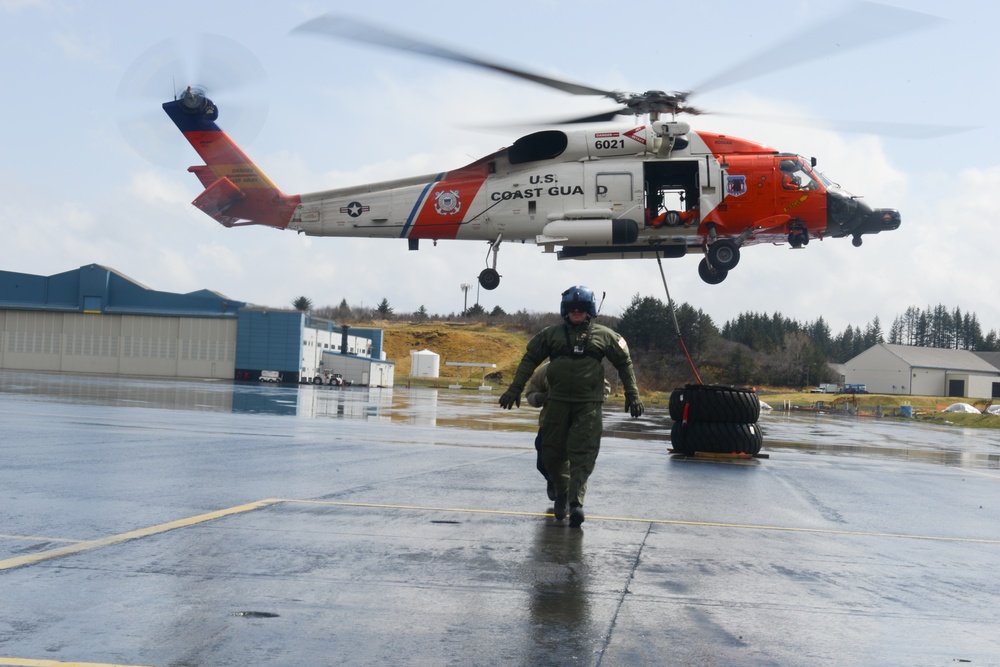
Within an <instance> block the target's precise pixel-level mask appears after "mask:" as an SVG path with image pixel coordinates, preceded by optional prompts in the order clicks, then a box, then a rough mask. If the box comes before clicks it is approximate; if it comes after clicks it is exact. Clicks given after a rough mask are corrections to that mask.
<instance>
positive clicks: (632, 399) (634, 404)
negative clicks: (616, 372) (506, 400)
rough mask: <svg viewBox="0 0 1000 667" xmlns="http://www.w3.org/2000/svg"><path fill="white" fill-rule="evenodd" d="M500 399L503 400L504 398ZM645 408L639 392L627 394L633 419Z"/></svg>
mask: <svg viewBox="0 0 1000 667" xmlns="http://www.w3.org/2000/svg"><path fill="white" fill-rule="evenodd" d="M500 400H501V401H502V400H503V399H500ZM645 409H646V408H645V407H643V405H642V400H640V398H639V394H626V395H625V412H627V413H629V414H630V415H632V419H637V418H638V417H641V416H642V413H643V412H644V411H645Z"/></svg>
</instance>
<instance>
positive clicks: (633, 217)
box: [163, 4, 930, 290]
mask: <svg viewBox="0 0 1000 667" xmlns="http://www.w3.org/2000/svg"><path fill="white" fill-rule="evenodd" d="M867 6H868V7H869V8H870V7H871V6H872V5H870V4H869V5H867ZM875 7H878V8H880V10H885V9H889V8H885V7H884V6H881V5H877V6H875ZM891 11H892V12H901V13H904V14H906V18H908V19H909V18H913V15H916V13H915V12H909V11H908V10H901V9H899V10H897V9H891ZM919 16H925V15H918V17H919ZM928 18H930V17H928ZM841 21H842V19H841ZM918 23H919V21H918ZM911 24H912V21H911ZM828 29H829V26H828V25H827V26H823V25H821V26H818V27H817V28H816V31H818V32H819V33H821V32H822V31H823V30H828ZM296 31H297V32H303V33H312V34H318V35H321V36H325V37H334V38H338V39H352V40H356V41H361V42H365V43H368V44H372V45H378V46H383V47H389V48H393V49H398V50H403V51H406V52H410V53H414V52H415V53H419V54H422V55H426V56H431V57H437V58H443V59H446V60H450V61H455V62H459V63H463V64H466V65H471V66H475V67H480V68H485V69H488V70H491V71H494V72H501V73H504V74H507V75H511V76H514V77H518V78H521V79H525V80H528V81H532V82H534V83H537V84H541V85H544V86H549V87H552V88H556V89H558V90H561V91H564V92H567V93H571V94H575V95H596V96H601V97H604V98H609V99H611V100H614V102H615V103H616V104H617V106H616V107H615V108H614V109H612V110H610V111H608V112H607V113H602V114H598V115H591V116H588V117H586V118H574V119H569V120H565V121H560V123H559V125H558V126H555V124H549V126H548V127H550V128H552V127H553V126H555V127H556V129H542V130H539V131H536V132H532V133H530V134H527V135H526V136H522V137H521V138H519V139H517V140H516V141H514V143H513V144H511V145H510V146H509V147H507V148H504V149H502V150H499V151H497V152H495V153H492V154H490V155H487V156H485V157H482V158H480V159H478V160H475V161H474V162H472V163H471V164H468V165H466V166H464V167H460V168H458V169H453V170H450V171H443V172H441V173H437V174H430V175H424V176H415V177H412V178H406V179H400V180H393V181H387V182H381V183H372V184H366V185H358V186H354V187H346V188H339V189H333V190H326V191H322V192H313V193H309V194H296V195H288V194H285V193H284V192H282V191H281V190H280V189H279V188H278V186H277V185H275V184H274V183H273V182H272V181H271V180H270V179H269V178H268V177H267V176H266V175H265V174H264V172H263V171H262V170H261V169H260V168H259V167H258V166H257V165H256V164H254V163H253V161H251V160H250V158H249V157H247V155H246V154H245V153H244V152H243V151H242V150H241V149H240V148H239V147H238V146H237V145H236V143H235V142H234V141H233V140H232V139H230V137H229V136H228V135H227V134H226V133H225V132H223V131H222V130H221V129H219V126H218V125H217V124H216V120H217V118H218V116H219V108H218V107H217V106H216V104H215V103H214V102H212V100H210V99H209V98H208V97H207V96H206V94H205V93H204V92H203V91H202V90H200V89H199V88H197V87H188V88H186V89H184V90H183V92H182V93H180V94H179V95H177V96H175V99H174V100H172V101H170V102H167V103H165V104H163V109H164V110H165V111H166V113H167V115H168V116H169V117H170V118H171V120H172V121H173V122H174V123H175V124H176V125H177V127H178V128H179V129H180V130H181V132H182V133H183V134H184V136H185V137H186V138H187V140H188V141H189V142H190V144H191V146H193V147H194V149H195V151H197V153H198V155H199V156H200V157H201V159H202V160H204V163H205V164H203V165H198V166H193V167H190V168H189V171H191V172H193V173H194V174H195V175H196V176H197V177H198V178H199V179H200V180H201V183H202V185H203V186H204V188H205V190H204V192H202V193H201V194H200V195H198V197H197V198H196V199H195V200H194V201H193V204H194V206H196V207H197V208H199V209H200V210H202V211H204V212H205V213H206V214H207V215H209V216H211V217H212V218H214V219H215V220H217V221H218V222H220V223H221V224H223V225H224V226H226V227H236V226H241V225H266V226H269V227H275V228H277V229H288V230H294V231H296V232H299V233H302V234H307V235H310V236H339V237H366V238H398V239H406V241H407V243H408V244H409V248H410V249H411V250H417V249H418V248H419V244H420V241H421V240H425V241H433V242H434V243H437V242H438V241H443V240H459V241H480V242H483V241H485V242H487V243H488V244H489V247H488V251H487V268H485V269H484V270H483V271H482V273H481V274H480V275H479V282H480V285H481V286H482V287H483V288H485V289H487V290H492V289H495V288H496V287H497V286H498V285H499V283H500V274H499V272H498V271H497V253H498V251H499V249H500V246H501V243H503V242H521V243H534V244H536V245H538V246H539V247H540V248H542V249H543V250H544V251H545V252H548V253H555V254H556V255H557V257H558V258H559V259H633V258H657V259H658V258H660V257H675V258H676V257H683V256H685V255H688V254H699V255H702V259H701V262H700V264H699V267H698V272H699V275H700V276H701V278H702V279H703V280H704V281H705V282H707V283H710V284H717V283H720V282H722V281H723V280H724V279H725V278H726V276H727V275H728V273H729V272H730V271H732V270H733V269H734V268H735V267H736V265H737V263H738V262H739V260H740V252H741V250H742V249H743V248H745V247H748V246H752V245H756V244H764V243H769V244H784V243H787V244H788V245H790V246H791V247H792V248H801V247H803V246H805V245H806V244H808V243H809V241H810V240H812V239H826V238H847V237H850V238H852V239H853V243H854V245H855V246H860V245H861V244H862V237H864V236H865V235H867V234H878V233H880V232H884V231H890V230H895V229H897V228H898V227H899V225H900V214H899V212H898V211H896V210H895V209H891V208H877V209H876V208H872V207H871V206H869V205H868V204H867V203H865V202H864V201H862V200H861V199H859V198H858V197H856V196H854V195H852V194H850V193H848V192H847V191H845V190H844V189H842V188H841V187H840V186H839V185H837V184H836V183H834V182H833V181H831V180H830V179H828V178H826V177H825V176H824V175H823V174H821V173H820V172H819V171H817V170H816V161H815V159H810V160H807V159H804V158H802V157H800V156H799V155H796V154H792V153H784V152H779V151H777V150H775V149H773V148H771V147H769V146H765V145H763V144H760V143H757V142H754V141H749V140H746V139H740V138H737V137H733V136H728V135H722V134H716V133H711V132H703V131H697V130H693V129H692V128H691V127H690V125H689V124H688V123H687V122H684V121H681V120H678V119H677V117H678V116H679V115H681V114H688V115H698V114H700V113H703V111H702V110H700V109H698V108H697V107H694V106H692V105H690V104H689V103H688V99H689V98H690V97H691V96H692V95H693V94H694V93H693V92H673V93H666V92H663V91H658V90H651V91H647V92H645V93H623V92H618V91H609V90H602V89H599V88H593V87H590V86H584V85H579V84H575V83H570V82H567V81H562V80H559V79H554V78H550V77H545V76H540V75H538V74H533V73H531V72H527V71H524V70H520V69H515V68H512V67H507V66H504V65H499V64H496V63H493V62H490V61H486V60H482V59H479V58H474V57H471V56H467V55H464V54H461V53H457V52H455V51H451V50H448V49H444V48H442V47H439V46H435V45H432V44H428V43H425V42H421V41H419V40H415V39H412V38H408V37H403V36H401V35H398V34H394V33H391V32H388V31H386V30H384V29H381V28H378V27H374V26H371V25H368V24H364V23H360V22H358V21H356V20H353V19H349V18H345V17H340V16H335V15H324V16H320V17H318V18H316V19H313V20H312V21H309V22H307V23H305V24H303V25H302V26H299V27H298V28H297V29H296ZM881 36H885V35H884V34H876V35H873V36H871V37H864V38H859V40H858V41H857V43H855V44H847V45H846V46H859V45H861V43H862V42H865V41H874V39H877V38H878V37H881ZM802 38H803V36H802V35H799V36H798V37H797V39H799V40H800V41H801V39H802ZM806 38H808V36H806ZM842 46H844V45H843V44H841V43H838V44H837V48H842ZM783 48H785V47H783V46H781V45H779V46H777V47H775V48H774V49H771V50H769V51H768V52H766V53H763V54H760V56H758V57H757V58H755V59H753V60H752V61H747V62H744V63H743V64H741V66H740V67H738V68H734V69H733V70H731V71H729V72H727V73H725V74H723V75H720V76H718V77H715V78H714V79H712V80H711V81H710V82H709V83H707V84H706V85H705V86H702V87H701V89H700V91H699V92H703V91H704V90H707V89H709V88H712V87H716V88H717V87H719V86H721V85H724V84H727V83H728V82H732V81H733V80H740V79H741V78H745V77H746V74H745V73H746V72H747V71H748V70H749V69H752V68H754V67H756V69H758V70H759V69H760V67H759V65H760V63H762V62H764V61H768V62H772V63H773V62H774V61H775V60H777V59H776V58H774V57H773V53H772V51H773V52H775V53H778V52H781V51H782V49H783ZM831 50H832V49H831ZM807 55H808V56H809V57H813V58H815V57H820V56H822V55H825V54H824V53H823V52H822V49H817V50H816V52H813V53H809V54H807ZM802 60H803V59H802V58H800V59H799V60H798V62H799V63H801V62H802ZM755 63H756V64H755ZM773 69H774V67H773V65H772V70H773ZM758 73H759V72H758ZM618 115H628V116H635V117H636V122H635V123H634V124H633V125H631V126H622V125H614V126H604V127H591V125H593V124H595V123H602V122H603V123H607V122H610V121H611V120H612V119H613V118H614V117H615V116H618ZM572 124H581V126H582V125H583V124H585V125H586V126H587V127H586V129H565V128H566V127H567V126H569V125H572ZM913 127H917V126H913ZM491 255H492V261H490V256H491Z"/></svg>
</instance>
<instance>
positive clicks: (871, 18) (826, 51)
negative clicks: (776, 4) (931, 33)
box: [693, 2, 945, 93]
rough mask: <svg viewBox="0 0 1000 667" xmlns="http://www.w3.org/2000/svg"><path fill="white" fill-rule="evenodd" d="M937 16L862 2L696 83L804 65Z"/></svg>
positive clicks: (716, 84)
mask: <svg viewBox="0 0 1000 667" xmlns="http://www.w3.org/2000/svg"><path fill="white" fill-rule="evenodd" d="M944 20H945V19H942V18H940V17H937V16H931V15H930V14H924V13H922V12H916V11H912V10H909V9H901V8H899V7H890V6H888V5H881V4H877V3H874V2H860V3H858V4H856V5H854V6H851V7H849V8H848V9H846V10H845V11H843V12H841V13H840V14H837V15H834V16H833V17H831V18H828V19H826V20H823V21H820V22H819V23H817V24H816V25H814V26H813V27H812V28H809V29H806V30H804V31H802V32H799V33H798V34H796V35H795V36H794V37H792V38H790V39H788V40H784V41H782V42H780V43H779V44H776V45H775V46H772V47H770V48H767V49H765V50H764V51H761V52H760V53H758V54H757V55H755V56H752V57H751V58H749V59H747V60H745V61H743V62H742V63H740V64H739V65H736V66H735V67H732V68H730V69H727V70H725V71H723V72H720V73H719V74H717V75H715V76H714V77H712V78H710V79H709V80H708V81H705V82H704V83H702V84H701V85H700V86H695V87H694V88H693V90H694V91H696V92H698V93H706V92H709V91H712V90H717V89H719V88H723V87H725V86H729V85H732V84H734V83H737V82H742V81H747V80H749V79H753V78H756V77H759V76H763V75H765V74H772V73H774V72H779V71H781V70H783V69H788V68H790V67H795V66H797V65H802V64H805V63H808V62H812V61H814V60H818V59H820V58H825V57H827V56H830V55H832V54H834V53H837V52H845V51H849V50H853V49H858V48H861V47H863V46H868V45H869V44H874V43H876V42H879V41H882V40H885V39H890V38H892V37H896V36H898V35H902V34H905V33H908V32H913V31H916V30H920V29H923V28H928V27H930V26H932V25H935V24H938V23H941V22H943V21H944Z"/></svg>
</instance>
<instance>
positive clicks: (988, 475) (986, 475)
mask: <svg viewBox="0 0 1000 667" xmlns="http://www.w3.org/2000/svg"><path fill="white" fill-rule="evenodd" d="M956 470H961V471H962V472H971V473H972V474H974V475H982V476H983V477H989V478H990V479H1000V475H993V474H990V473H988V472H983V471H982V470H976V469H974V468H956Z"/></svg>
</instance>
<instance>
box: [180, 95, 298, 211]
mask: <svg viewBox="0 0 1000 667" xmlns="http://www.w3.org/2000/svg"><path fill="white" fill-rule="evenodd" d="M163 110H164V111H165V112H166V113H167V115H168V116H169V117H170V119H171V120H172V121H173V122H174V124H175V125H176V126H177V128H178V129H179V130H180V131H181V133H183V134H184V137H185V138H186V139H187V140H188V143H190V144H191V147H192V148H194V150H195V151H196V152H197V153H198V155H199V156H201V159H202V160H204V161H205V164H204V165H197V166H194V167H190V168H189V169H188V171H190V172H191V173H193V174H195V175H196V176H197V177H198V180H200V181H201V183H202V185H203V186H205V191H204V192H202V193H201V194H200V195H198V197H197V198H195V200H194V201H193V202H191V203H192V204H193V205H194V206H195V207H196V208H198V209H199V210H201V211H203V212H204V213H205V214H207V215H208V216H210V217H212V218H214V219H215V220H217V221H218V222H219V223H221V224H222V225H224V226H226V227H233V226H237V225H267V226H268V227H277V228H279V229H284V228H286V227H288V223H289V221H290V220H291V218H292V214H293V213H294V212H295V209H296V207H298V205H299V203H300V198H299V196H298V195H286V194H285V193H283V192H282V191H281V190H280V189H278V186H276V185H275V184H274V183H273V182H272V181H271V179H270V178H268V177H267V175H266V174H265V173H264V172H263V171H262V170H261V169H260V167H258V166H257V165H256V164H254V163H253V162H252V161H251V160H250V158H249V157H247V155H246V153H244V152H243V151H242V150H241V149H240V147H239V146H237V145H236V143H235V142H234V141H233V140H232V139H230V137H229V135H228V134H226V133H225V132H223V131H222V130H221V129H219V126H218V125H216V124H215V120H216V119H217V118H218V115H219V112H218V108H217V107H216V106H215V104H214V103H213V102H212V101H211V100H210V99H208V98H207V97H205V96H204V95H202V94H201V93H199V92H197V91H193V90H192V89H190V88H188V90H187V91H186V92H185V93H184V94H183V95H181V96H180V97H179V98H178V99H176V100H173V101H172V102H167V103H165V104H164V105H163Z"/></svg>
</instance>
